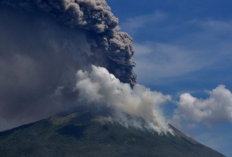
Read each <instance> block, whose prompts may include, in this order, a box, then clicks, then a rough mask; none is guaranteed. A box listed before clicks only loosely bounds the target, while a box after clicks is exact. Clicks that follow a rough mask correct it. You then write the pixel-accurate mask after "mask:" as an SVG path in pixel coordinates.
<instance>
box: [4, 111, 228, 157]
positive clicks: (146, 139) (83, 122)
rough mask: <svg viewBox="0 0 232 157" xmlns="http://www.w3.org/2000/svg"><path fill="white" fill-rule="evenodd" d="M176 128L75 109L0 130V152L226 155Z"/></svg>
mask: <svg viewBox="0 0 232 157" xmlns="http://www.w3.org/2000/svg"><path fill="white" fill-rule="evenodd" d="M171 127H172V126H171ZM173 130H174V131H175V133H176V136H172V135H167V136H160V135H158V134H156V133H151V132H148V131H141V130H138V129H133V128H125V127H123V126H121V125H119V124H113V123H110V122H107V121H105V120H104V119H103V118H102V117H97V116H93V115H92V114H91V113H90V112H83V113H74V114H71V115H68V116H55V117H51V118H49V119H45V120H41V121H39V122H36V123H32V124H28V125H24V126H21V127H19V128H16V129H12V130H9V131H5V132H2V133H0V156H1V157H76V156H77V157H132V156H133V157H209V156H210V157H224V156H223V155H221V154H219V153H217V152H215V151H214V150H212V149H210V148H207V147H205V146H203V145H201V144H200V143H198V142H196V141H194V140H193V139H191V138H188V137H187V136H185V135H184V134H182V133H181V132H179V131H178V130H176V129H175V128H174V127H173Z"/></svg>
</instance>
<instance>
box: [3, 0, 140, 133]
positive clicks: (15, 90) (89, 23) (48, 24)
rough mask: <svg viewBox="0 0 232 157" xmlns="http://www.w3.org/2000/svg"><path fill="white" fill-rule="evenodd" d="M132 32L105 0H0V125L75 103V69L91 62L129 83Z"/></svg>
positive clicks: (132, 79) (131, 80)
mask: <svg viewBox="0 0 232 157" xmlns="http://www.w3.org/2000/svg"><path fill="white" fill-rule="evenodd" d="M133 54H134V50H133V47H132V38H131V37H130V36H129V35H128V34H126V33H122V32H119V29H118V19H117V18H116V17H115V16H114V15H113V14H112V12H111V10H110V8H109V6H108V5H107V3H106V2H105V1H104V0H95V1H93V0H76V1H74V0H46V1H45V0H3V1H1V2H0V130H4V129H8V128H12V127H15V126H18V125H21V124H23V123H28V122H32V121H36V120H39V119H42V118H45V117H48V116H51V115H53V114H56V113H59V112H61V111H65V110H70V109H72V108H74V107H75V106H76V101H75V100H76V96H77V95H78V92H73V87H74V85H75V83H76V82H75V81H76V80H75V73H76V71H77V70H79V69H82V70H85V69H88V68H89V66H90V65H91V64H94V65H98V66H102V67H105V68H107V69H108V70H109V71H110V72H111V73H113V74H114V75H115V76H116V77H117V78H119V79H120V80H121V81H122V82H125V83H129V84H131V85H132V86H133V85H134V84H135V82H136V75H135V74H134V73H133V71H132V68H133V66H135V63H134V61H133V60H132V56H133Z"/></svg>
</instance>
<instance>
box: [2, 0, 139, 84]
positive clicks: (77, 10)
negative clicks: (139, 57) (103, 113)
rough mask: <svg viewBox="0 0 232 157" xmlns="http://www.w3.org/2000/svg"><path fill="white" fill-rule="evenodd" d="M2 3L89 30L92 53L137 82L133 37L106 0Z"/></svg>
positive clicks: (10, 0) (121, 76)
mask: <svg viewBox="0 0 232 157" xmlns="http://www.w3.org/2000/svg"><path fill="white" fill-rule="evenodd" d="M2 4H5V5H10V6H13V7H15V8H22V9H24V10H27V11H28V12H30V11H37V10H38V11H40V12H44V13H47V14H49V15H50V16H52V17H53V18H54V19H56V20H57V21H59V22H61V23H63V24H65V25H67V26H69V27H71V28H81V29H84V30H87V31H88V32H87V41H88V43H89V44H90V45H91V52H92V53H93V55H94V56H95V57H96V58H97V59H101V58H103V59H105V60H107V62H105V65H102V66H104V67H106V68H107V69H108V70H109V71H110V72H111V73H113V74H114V75H115V76H116V77H118V78H119V79H120V80H121V81H122V82H124V83H130V84H131V85H132V86H133V85H134V84H135V82H136V74H135V73H134V72H133V71H132V69H133V67H134V66H135V62H134V61H133V59H132V56H133V54H134V49H133V46H132V38H131V37H130V36H129V35H128V34H127V33H123V32H119V28H118V19H117V18H116V17H115V16H114V15H113V13H112V12H111V9H110V7H109V6H108V5H107V3H106V1H105V0H6V1H3V2H2Z"/></svg>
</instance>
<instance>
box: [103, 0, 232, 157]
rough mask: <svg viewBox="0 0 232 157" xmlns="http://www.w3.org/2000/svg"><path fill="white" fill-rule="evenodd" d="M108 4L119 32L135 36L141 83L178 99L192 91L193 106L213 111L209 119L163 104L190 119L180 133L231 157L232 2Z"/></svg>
mask: <svg viewBox="0 0 232 157" xmlns="http://www.w3.org/2000/svg"><path fill="white" fill-rule="evenodd" d="M107 2H108V4H109V5H110V6H111V8H112V11H113V13H114V14H115V15H116V16H117V17H118V18H119V20H120V27H121V30H122V31H125V32H128V33H129V34H130V35H131V36H132V37H133V38H134V47H135V50H136V53H135V56H134V60H135V61H136V63H137V66H136V68H135V72H136V73H137V74H138V83H140V84H143V85H145V86H147V87H149V88H151V89H152V90H156V91H161V92H163V93H164V94H170V95H172V96H173V99H174V100H176V101H180V100H179V99H180V96H181V94H183V93H189V94H191V97H189V98H192V99H196V102H197V103H196V104H195V103H193V104H192V105H193V106H194V105H198V108H197V109H199V110H207V109H209V108H210V111H212V112H211V114H210V115H211V117H210V116H206V115H198V114H194V115H192V117H191V116H188V115H186V114H185V112H188V111H186V110H185V109H183V108H181V106H178V105H175V104H167V105H166V106H164V108H163V109H164V113H165V116H166V117H167V119H169V118H171V117H173V114H174V111H175V110H176V109H177V108H178V107H179V108H180V109H179V110H178V111H176V112H180V113H181V114H179V118H183V117H185V118H186V120H184V121H181V122H180V126H178V127H179V128H181V130H182V131H184V132H185V133H187V134H189V135H190V136H192V137H194V138H195V139H196V140H198V141H200V142H201V143H203V144H205V145H207V146H209V147H211V148H213V149H216V150H217V151H219V152H221V153H223V154H225V155H226V156H228V157H232V151H231V148H230V147H231V145H232V133H231V131H232V121H231V119H232V118H231V117H232V110H230V111H231V112H230V111H228V110H229V109H231V106H232V105H231V100H232V96H231V94H230V92H231V91H232V82H231V80H232V74H231V69H232V9H231V6H232V1H230V0H204V1H202V0H195V1H190V0H175V1H173V0H166V1H163V0H143V1H133V0H107ZM219 85H224V86H219ZM213 89H215V90H213ZM206 90H207V91H208V93H207V92H206ZM209 91H211V92H209ZM223 93H224V95H223ZM185 96H187V95H185ZM186 101H187V100H186ZM208 102H209V103H208ZM199 105H203V106H204V105H205V108H203V109H202V108H201V106H199ZM218 106H219V107H218ZM191 107H192V106H190V108H191ZM193 112H194V113H195V108H193ZM196 113H198V110H196ZM224 113H225V114H228V116H227V117H226V116H224V115H223V114H224ZM194 116H196V117H194Z"/></svg>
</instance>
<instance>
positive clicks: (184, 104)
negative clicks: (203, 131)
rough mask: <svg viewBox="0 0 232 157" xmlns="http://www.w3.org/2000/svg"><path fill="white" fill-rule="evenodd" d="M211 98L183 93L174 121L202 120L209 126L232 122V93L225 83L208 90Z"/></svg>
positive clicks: (176, 122)
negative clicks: (199, 97) (200, 97)
mask: <svg viewBox="0 0 232 157" xmlns="http://www.w3.org/2000/svg"><path fill="white" fill-rule="evenodd" d="M207 93H208V94H209V98H207V99H198V98H196V97H193V96H192V95H190V94H189V93H185V94H182V95H181V96H180V100H179V102H178V103H177V105H178V108H177V109H176V110H175V114H174V117H173V123H175V124H178V123H180V122H181V120H183V119H184V120H190V121H195V122H202V123H204V124H206V125H208V126H212V125H215V124H219V123H224V122H229V123H232V93H231V92H230V91H229V90H228V89H226V87H225V86H224V85H219V86H218V87H217V88H215V89H213V90H212V91H207Z"/></svg>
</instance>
